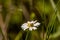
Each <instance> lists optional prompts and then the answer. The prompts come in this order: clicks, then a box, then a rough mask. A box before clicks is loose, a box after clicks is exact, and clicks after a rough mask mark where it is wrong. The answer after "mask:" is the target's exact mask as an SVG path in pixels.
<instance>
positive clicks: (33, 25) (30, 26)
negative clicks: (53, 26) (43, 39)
mask: <svg viewBox="0 0 60 40" xmlns="http://www.w3.org/2000/svg"><path fill="white" fill-rule="evenodd" d="M39 25H40V23H39V22H37V21H28V22H27V23H24V24H22V26H21V28H22V29H23V30H26V29H29V30H30V31H32V30H36V29H37V27H38V26H39Z"/></svg>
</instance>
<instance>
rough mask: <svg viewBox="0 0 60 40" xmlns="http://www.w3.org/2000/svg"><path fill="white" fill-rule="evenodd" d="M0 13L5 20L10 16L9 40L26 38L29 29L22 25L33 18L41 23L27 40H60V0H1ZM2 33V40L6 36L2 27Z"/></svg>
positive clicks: (0, 30) (0, 31) (23, 39)
mask: <svg viewBox="0 0 60 40" xmlns="http://www.w3.org/2000/svg"><path fill="white" fill-rule="evenodd" d="M1 6H2V8H1ZM0 14H2V19H3V22H5V20H7V18H6V16H7V15H8V14H9V16H10V17H9V16H8V18H10V19H9V23H8V27H7V36H8V38H9V40H25V38H26V35H27V31H23V30H22V28H21V25H22V24H23V23H25V22H27V21H31V20H37V21H38V22H40V23H41V25H40V26H39V27H38V28H37V30H35V31H34V30H33V31H31V32H30V33H29V35H28V39H27V40H60V0H0ZM0 20H1V19H0ZM7 21H8V20H7ZM0 23H1V22H0ZM0 34H1V35H0V40H1V38H4V37H3V36H4V35H3V32H2V29H1V28H0ZM4 40H5V39H4Z"/></svg>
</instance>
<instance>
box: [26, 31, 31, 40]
mask: <svg viewBox="0 0 60 40" xmlns="http://www.w3.org/2000/svg"><path fill="white" fill-rule="evenodd" d="M29 34H30V31H28V32H27V35H26V38H25V40H28V38H29Z"/></svg>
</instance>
